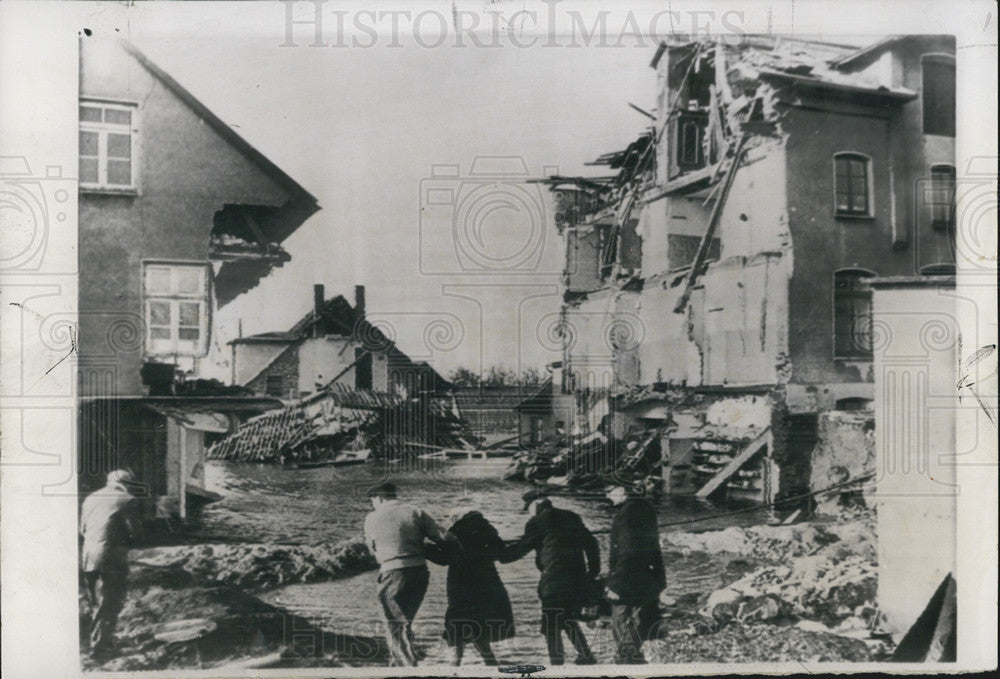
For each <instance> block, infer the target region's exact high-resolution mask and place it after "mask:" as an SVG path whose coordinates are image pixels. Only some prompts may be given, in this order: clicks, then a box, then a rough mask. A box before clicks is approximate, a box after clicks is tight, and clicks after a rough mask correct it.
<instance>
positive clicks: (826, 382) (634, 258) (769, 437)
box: [530, 36, 955, 501]
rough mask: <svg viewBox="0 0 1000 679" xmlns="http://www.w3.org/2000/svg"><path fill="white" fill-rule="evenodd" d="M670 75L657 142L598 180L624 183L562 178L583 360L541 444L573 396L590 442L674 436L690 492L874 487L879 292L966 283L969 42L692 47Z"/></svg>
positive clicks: (676, 480) (677, 467)
mask: <svg viewBox="0 0 1000 679" xmlns="http://www.w3.org/2000/svg"><path fill="white" fill-rule="evenodd" d="M651 66H652V68H654V69H655V70H656V73H657V83H658V85H657V87H658V91H657V99H656V110H655V112H653V113H650V114H649V115H650V117H651V118H652V119H653V124H652V125H651V127H650V128H649V129H648V130H647V131H646V132H644V133H642V134H641V135H640V136H639V137H638V138H637V139H636V140H635V141H634V142H633V143H632V144H630V145H629V146H628V147H627V148H626V149H624V150H622V151H618V152H613V153H606V154H604V155H602V156H600V157H599V158H598V159H597V160H596V161H595V163H594V164H597V165H602V166H607V167H608V168H610V169H611V170H613V171H614V174H611V175H609V176H604V177H596V178H594V177H590V178H586V177H566V176H552V177H547V178H545V179H544V180H541V181H543V182H544V183H546V184H548V185H549V188H550V189H551V191H552V193H553V196H554V204H555V212H556V214H555V219H554V221H555V228H557V229H558V230H559V232H560V234H561V235H562V237H563V240H564V243H565V248H566V269H565V276H564V280H563V291H564V302H563V306H562V310H561V319H560V328H559V330H560V332H561V335H562V337H563V349H564V356H563V361H562V365H561V368H560V370H559V371H557V374H556V379H555V380H554V384H553V386H552V387H551V390H552V392H553V393H552V394H550V395H547V396H546V398H544V399H536V401H537V403H538V404H540V405H539V407H538V408H536V410H535V411H533V412H531V413H530V415H531V416H532V417H534V418H536V419H537V420H538V421H537V422H536V424H535V425H534V426H535V427H536V429H538V430H548V431H551V430H553V429H554V428H555V425H554V423H553V422H548V423H545V422H543V420H544V419H545V418H549V419H552V420H553V421H554V420H559V421H565V420H567V415H566V410H567V408H566V406H565V401H566V397H570V399H571V403H572V404H573V405H571V406H570V407H569V410H571V411H572V414H571V416H572V423H567V426H570V427H572V428H573V430H574V431H575V432H577V433H580V434H585V433H586V432H588V431H593V430H594V429H595V427H597V426H598V425H599V424H600V423H602V422H603V423H604V424H605V425H608V424H609V423H612V422H613V427H612V429H614V432H611V431H610V430H608V433H609V435H611V434H612V433H613V435H614V436H627V435H629V433H630V432H631V433H635V432H641V431H643V430H646V431H649V430H654V429H658V430H660V431H662V432H663V434H662V437H661V441H660V443H661V446H660V447H661V450H662V459H663V469H664V481H665V484H666V485H667V487H668V488H669V490H670V491H671V492H674V493H693V494H697V495H699V496H702V497H709V496H711V497H720V496H725V495H729V496H733V495H738V496H740V497H749V498H753V499H756V500H758V501H765V500H781V499H788V498H794V497H797V496H800V495H802V494H803V493H806V492H808V491H809V490H810V489H812V490H817V489H818V488H822V487H825V486H829V485H832V484H833V483H836V482H840V481H843V480H845V478H856V477H857V476H858V474H859V473H862V472H863V471H865V468H866V467H867V466H868V465H870V461H871V459H873V453H872V452H871V449H870V448H871V446H873V445H874V444H873V443H872V441H873V440H874V437H873V436H872V433H871V423H872V418H873V415H872V403H873V399H874V377H873V373H872V360H873V345H874V344H877V343H878V342H879V341H880V339H879V329H878V327H875V326H873V324H872V318H871V287H870V282H871V280H872V279H875V278H879V277H893V276H904V275H908V276H913V275H924V276H941V275H951V274H953V273H954V269H955V254H954V209H953V201H954V185H955V168H954V157H955V41H954V38H953V37H950V36H902V37H892V38H888V39H884V40H881V41H879V42H876V43H874V44H872V45H870V46H868V47H865V48H863V49H857V48H853V47H847V46H843V45H836V44H830V43H823V42H811V41H801V40H794V41H793V40H788V39H782V38H771V37H766V38H764V37H759V38H758V37H749V38H747V39H745V40H743V41H742V42H741V43H740V44H738V45H727V44H725V43H722V42H718V43H716V42H714V41H708V40H703V41H694V42H674V43H664V44H661V45H660V47H659V49H658V50H657V52H656V54H655V56H654V58H653V60H652V63H651ZM555 402H559V403H561V404H563V405H562V406H560V408H558V409H555V408H548V407H546V406H545V405H544V404H545V403H555ZM841 441H849V442H850V445H851V446H854V445H857V446H860V447H861V448H862V449H861V450H858V451H857V455H856V458H852V459H856V460H857V461H858V462H859V463H858V464H855V463H854V462H851V463H843V464H842V463H840V462H837V456H838V455H839V454H840V453H838V452H837V448H838V445H840V442H841ZM831 451H832V452H831ZM827 453H830V455H831V460H827V461H823V460H814V456H823V455H825V454H827ZM866 460H867V461H868V462H867V463H865V462H864V461H866ZM845 475H846V476H845ZM820 477H822V478H820Z"/></svg>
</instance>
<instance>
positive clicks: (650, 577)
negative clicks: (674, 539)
mask: <svg viewBox="0 0 1000 679" xmlns="http://www.w3.org/2000/svg"><path fill="white" fill-rule="evenodd" d="M607 497H608V499H609V500H610V501H611V503H612V504H613V505H614V506H615V507H616V510H615V516H614V519H613V521H612V523H611V551H610V554H609V556H608V578H607V584H606V587H607V598H608V601H609V602H610V603H611V631H612V633H613V634H614V637H615V642H616V643H617V649H616V651H615V663H617V664H643V663H645V662H646V660H645V658H644V657H643V654H642V643H643V641H644V640H645V639H648V638H649V635H650V632H651V631H652V630H653V629H654V627H655V624H656V620H657V618H658V617H659V596H660V592H662V591H663V589H664V588H665V587H666V574H665V571H664V568H663V554H662V553H661V551H660V537H659V528H658V526H657V521H656V511H655V510H654V509H653V506H652V505H651V504H650V503H649V501H648V500H647V499H646V498H645V497H644V496H643V493H642V491H641V489H639V488H633V487H623V486H618V487H616V488H613V489H612V490H611V491H610V492H609V493H608V496H607Z"/></svg>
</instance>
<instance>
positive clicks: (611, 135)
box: [122, 3, 655, 377]
mask: <svg viewBox="0 0 1000 679" xmlns="http://www.w3.org/2000/svg"><path fill="white" fill-rule="evenodd" d="M154 4H156V3H154ZM240 4H241V5H242V4H243V3H240ZM251 4H253V3H251ZM446 7H447V6H446ZM227 12H232V13H234V14H227V13H226V12H223V13H219V14H214V15H212V16H214V18H212V17H206V18H203V19H202V20H199V21H195V20H194V19H193V18H192V17H190V16H188V17H187V18H186V20H185V21H179V19H178V17H177V15H176V13H172V14H170V15H169V16H167V15H162V16H157V15H156V14H155V12H154V13H146V14H144V15H141V16H138V17H137V16H134V15H133V16H132V17H131V18H130V20H129V24H128V26H127V27H126V28H125V30H124V31H122V32H123V33H125V34H126V37H128V39H129V40H131V41H132V42H133V43H134V44H135V45H137V46H138V47H139V48H140V49H141V50H143V51H144V52H145V53H146V54H147V56H149V57H150V58H151V59H152V60H153V61H154V62H156V63H157V64H158V65H160V66H161V67H162V68H164V69H165V70H166V71H167V72H168V73H170V74H171V75H172V76H173V77H174V78H175V79H176V80H177V81H179V82H180V83H181V84H182V85H183V86H184V87H185V88H187V89H188V90H189V91H190V92H191V93H192V94H194V95H195V96H196V97H197V98H198V99H200V100H201V101H202V102H203V103H204V104H205V105H207V106H208V107H209V108H210V109H211V110H212V111H213V112H215V113H216V114H217V115H218V116H219V117H220V118H221V119H222V120H223V121H225V122H226V123H228V124H229V125H231V126H232V127H233V128H234V129H235V130H236V131H237V132H239V133H240V134H241V135H242V136H243V137H244V138H245V139H246V140H247V141H249V142H250V143H251V144H252V145H253V146H255V147H256V148H257V149H258V150H260V151H261V152H262V153H264V154H265V155H266V156H267V157H268V158H270V159H271V160H272V161H274V162H275V163H276V164H277V165H278V166H279V167H281V168H282V169H283V170H285V171H286V172H287V173H288V174H289V175H291V176H292V177H293V178H294V179H295V180H296V181H298V182H299V183H300V184H301V185H302V186H304V187H305V188H306V189H307V190H308V191H310V192H311V193H312V194H313V195H315V196H316V197H317V199H318V201H319V204H320V205H321V206H322V210H321V211H320V212H318V213H317V214H316V215H314V216H313V217H311V218H310V219H309V220H308V221H307V222H306V223H305V224H304V225H303V226H302V227H301V228H299V230H298V231H297V232H296V233H295V234H293V235H292V236H291V237H290V238H288V239H287V240H286V241H285V243H284V246H285V248H286V249H287V250H288V251H289V253H290V254H291V255H292V261H291V262H290V263H288V264H286V265H285V266H284V267H283V268H281V269H277V270H275V271H274V272H273V273H272V274H271V275H270V276H269V277H268V278H267V279H265V280H264V281H263V282H262V284H261V285H259V286H258V287H257V288H256V289H254V290H252V291H251V292H249V293H247V294H245V295H243V296H242V297H240V298H239V299H237V300H236V301H234V302H233V303H231V304H229V305H228V306H227V307H224V308H223V309H221V310H220V312H219V313H218V314H217V315H216V327H217V331H216V333H215V337H214V343H215V344H216V348H217V349H220V350H221V353H220V354H219V355H220V356H221V357H222V359H225V358H228V348H226V345H225V343H226V342H227V341H228V340H229V339H231V338H233V337H236V336H237V335H238V333H239V332H240V328H242V332H243V334H244V335H250V334H254V333H259V332H267V331H275V330H287V329H288V327H290V326H291V325H292V324H293V323H294V322H295V321H297V320H298V319H299V318H300V317H301V316H302V315H303V314H304V313H306V312H308V310H309V309H310V308H311V304H312V294H313V293H312V286H313V284H315V283H322V284H324V286H325V288H326V291H327V297H330V296H332V295H334V294H338V293H339V294H344V295H346V296H348V299H351V296H352V295H353V289H354V286H355V285H356V284H363V285H364V286H365V287H366V296H367V308H368V312H369V317H370V319H371V320H372V321H373V322H375V323H376V324H377V325H379V327H380V328H382V329H384V330H386V331H387V332H388V333H389V334H390V336H394V337H395V339H396V341H397V344H398V345H399V346H400V348H402V349H403V350H404V351H405V352H407V353H408V354H409V355H410V356H411V357H413V358H414V359H419V360H428V361H430V362H431V363H432V365H434V366H435V367H436V368H438V370H439V371H441V372H443V373H445V374H446V373H447V372H450V371H451V370H453V369H454V368H456V367H458V366H466V367H470V368H472V369H474V370H477V369H485V368H488V367H489V366H491V365H494V364H504V365H506V366H508V367H510V368H513V369H515V370H517V369H524V368H527V367H536V368H541V367H542V366H544V364H545V363H546V362H548V361H553V360H558V359H559V358H560V355H559V352H558V351H557V349H558V347H557V346H553V344H552V341H551V339H549V340H539V339H538V338H539V337H543V338H544V337H547V334H548V333H549V332H550V331H551V328H550V327H549V326H550V325H551V324H552V323H553V322H554V319H555V317H554V314H555V313H556V312H558V309H559V301H560V298H559V290H558V284H559V275H560V273H561V271H562V268H563V252H562V247H561V244H560V241H559V238H558V235H557V233H556V231H555V228H554V226H553V224H552V218H551V206H550V204H549V197H548V195H547V192H546V191H545V190H544V189H543V188H542V187H540V186H539V185H535V184H525V183H523V181H522V179H524V178H528V177H540V176H543V175H546V174H551V173H553V172H559V173H562V174H585V175H594V174H607V173H609V170H608V168H606V167H587V166H585V165H584V163H586V162H588V161H591V160H593V159H594V158H596V157H597V156H598V155H600V154H602V153H604V152H607V151H614V150H618V149H620V148H624V147H625V146H626V145H627V144H628V143H630V142H631V141H632V140H633V139H634V138H635V137H636V136H638V135H639V134H640V133H642V132H643V131H644V130H645V129H646V128H647V126H648V124H649V122H650V121H649V120H648V119H647V118H645V117H643V116H642V115H640V114H639V113H636V112H635V111H633V110H632V109H630V108H629V107H628V102H633V103H635V104H637V105H638V106H641V107H644V108H646V109H647V110H649V109H652V108H653V107H654V97H655V72H654V71H653V69H652V68H650V66H649V63H650V60H651V58H652V57H653V54H654V52H655V48H654V46H653V43H652V42H649V43H647V44H646V45H645V46H634V45H628V46H626V47H622V48H605V49H601V48H597V47H590V48H586V47H581V48H577V49H551V48H543V47H536V48H533V49H515V48H511V47H510V45H507V46H506V47H504V48H499V49H480V48H475V47H471V48H470V47H466V48H460V47H457V46H455V45H454V44H453V43H450V42H449V43H448V44H446V45H444V46H441V47H438V48H427V47H421V46H420V45H419V44H417V43H416V41H415V38H414V34H413V31H412V30H411V31H410V32H409V33H407V32H406V31H403V36H402V37H401V38H400V39H399V41H398V44H400V45H402V46H400V47H388V43H390V42H392V40H391V37H390V36H386V35H383V36H380V38H379V39H380V40H381V44H376V45H375V46H373V47H371V48H367V49H365V48H360V47H348V48H345V49H334V48H311V47H308V46H307V45H308V44H309V42H310V39H311V37H312V28H311V27H306V28H305V29H301V30H300V31H299V32H298V33H293V41H294V42H297V43H298V44H299V46H298V47H287V46H286V47H282V46H281V43H282V42H283V41H284V36H283V35H280V33H281V32H283V31H284V29H285V23H284V22H285V17H284V15H283V13H282V10H281V9H280V7H278V8H276V6H274V5H265V6H262V7H256V8H251V9H250V10H245V9H242V8H234V9H233V10H227ZM227 16H228V17H229V18H233V17H234V16H235V19H234V20H233V22H232V23H227V18H226V17H227ZM327 26H328V24H327ZM330 31H331V32H332V31H333V29H332V28H331V29H330ZM296 36H300V37H296ZM423 41H424V42H425V44H426V43H427V42H428V41H429V39H427V38H424V39H423ZM477 159H478V160H477ZM440 166H445V167H443V168H442V167H440ZM448 166H451V167H448ZM456 166H457V168H456ZM227 370H228V368H227V367H226V366H225V365H224V364H222V365H220V366H219V367H218V372H219V374H218V376H219V377H223V376H225V375H226V374H227Z"/></svg>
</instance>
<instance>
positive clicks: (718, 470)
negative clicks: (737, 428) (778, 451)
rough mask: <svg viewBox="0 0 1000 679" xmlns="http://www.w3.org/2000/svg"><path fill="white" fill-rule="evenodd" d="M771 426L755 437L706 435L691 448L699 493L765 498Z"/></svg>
mask: <svg viewBox="0 0 1000 679" xmlns="http://www.w3.org/2000/svg"><path fill="white" fill-rule="evenodd" d="M769 442H770V429H766V430H764V431H763V432H761V433H760V434H758V435H757V436H756V437H755V438H754V439H752V440H745V439H727V438H716V437H704V438H698V439H695V440H694V444H693V445H692V449H691V481H692V483H693V485H694V486H695V487H696V488H698V489H699V490H698V491H697V493H695V494H696V495H697V496H698V497H702V498H707V497H710V496H721V497H725V498H728V499H747V500H755V501H758V502H763V501H764V500H765V479H764V465H763V461H764V458H765V457H766V454H767V450H768V444H769Z"/></svg>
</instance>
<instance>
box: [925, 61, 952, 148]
mask: <svg viewBox="0 0 1000 679" xmlns="http://www.w3.org/2000/svg"><path fill="white" fill-rule="evenodd" d="M920 63H921V66H922V67H923V92H922V93H921V94H922V97H923V104H924V134H936V135H941V136H943V137H954V136H955V59H954V57H952V56H950V55H947V54H925V55H924V56H923V57H921V59H920Z"/></svg>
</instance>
